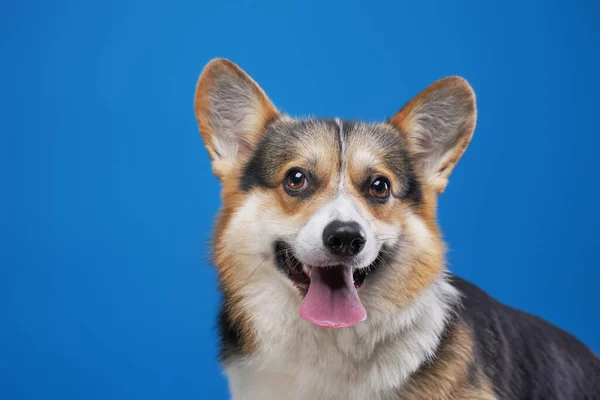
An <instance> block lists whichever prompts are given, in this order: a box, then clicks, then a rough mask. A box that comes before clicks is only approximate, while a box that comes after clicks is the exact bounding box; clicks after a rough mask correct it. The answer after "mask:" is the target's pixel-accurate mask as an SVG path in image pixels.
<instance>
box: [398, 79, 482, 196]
mask: <svg viewBox="0 0 600 400" xmlns="http://www.w3.org/2000/svg"><path fill="white" fill-rule="evenodd" d="M476 119H477V108H476V105H475V93H474V92H473V89H472V88H471V86H470V85H469V83H468V82H467V81H466V80H464V79H463V78H460V77H450V78H445V79H442V80H439V81H437V82H435V83H434V84H433V85H431V86H429V87H428V88H427V89H425V90H424V91H423V92H421V93H420V94H419V95H418V96H417V97H415V98H414V99H412V100H411V101H410V102H409V103H408V104H407V105H406V106H404V108H402V110H400V111H399V112H398V113H397V114H396V115H394V116H393V117H392V118H391V119H390V120H389V122H390V123H391V124H392V125H394V126H395V127H396V128H398V129H399V130H400V131H401V132H402V134H403V135H404V137H405V139H406V141H407V142H408V147H409V149H410V152H411V153H412V155H413V158H414V160H415V161H416V163H417V164H418V165H417V168H419V169H420V172H421V173H422V175H423V177H424V178H425V180H426V184H427V185H430V186H431V187H432V188H433V189H434V190H435V191H436V192H437V193H441V192H443V191H444V189H445V188H446V185H447V184H448V176H450V173H451V172H452V170H453V169H454V167H455V166H456V163H457V162H458V160H459V159H460V157H461V156H462V154H463V153H464V151H465V150H466V148H467V145H468V144H469V142H470V141H471V137H472V136H473V131H474V129H475V121H476Z"/></svg>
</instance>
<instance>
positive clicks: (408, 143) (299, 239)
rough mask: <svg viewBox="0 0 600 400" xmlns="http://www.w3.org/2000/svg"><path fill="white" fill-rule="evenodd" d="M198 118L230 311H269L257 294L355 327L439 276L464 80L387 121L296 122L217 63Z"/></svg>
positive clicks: (463, 127) (461, 132) (467, 124)
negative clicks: (443, 198) (217, 200)
mask: <svg viewBox="0 0 600 400" xmlns="http://www.w3.org/2000/svg"><path fill="white" fill-rule="evenodd" d="M196 116H197V119H198V122H199V125H200V131H201V133H202V136H203V139H204V141H205V145H206V147H207V149H208V151H209V154H210V156H211V159H212V163H213V171H214V172H215V174H216V175H217V176H218V177H219V179H220V180H221V182H222V184H223V208H222V212H221V214H220V218H219V223H218V226H217V231H216V237H215V243H214V245H215V261H216V265H217V267H218V268H219V274H220V279H221V284H222V288H223V290H224V291H225V295H226V297H227V298H228V299H229V300H230V306H231V307H233V308H235V310H233V313H234V314H235V315H238V316H239V317H240V318H242V317H241V315H242V314H244V313H251V312H252V310H255V309H257V308H260V307H261V305H260V304H254V303H253V299H252V294H251V293H252V289H249V286H252V285H256V284H260V285H261V288H269V289H268V290H272V291H273V293H274V294H275V295H276V296H277V297H278V299H282V298H283V297H285V296H289V297H291V298H292V299H283V300H280V301H288V300H289V301H290V304H292V305H293V304H297V303H298V302H299V303H300V305H299V313H300V316H301V317H302V318H304V319H306V320H308V321H310V322H311V323H313V324H315V325H317V326H321V327H331V328H339V327H349V326H353V325H355V324H357V323H358V322H360V321H363V320H364V319H365V318H367V312H371V311H375V309H377V310H378V311H382V310H385V309H391V308H393V307H397V306H401V305H402V304H407V303H408V302H410V300H411V299H412V298H414V296H415V295H417V294H418V293H419V292H420V291H421V290H423V289H424V288H425V287H426V286H427V285H428V284H429V283H430V282H431V281H432V280H433V279H435V277H437V276H439V274H440V273H441V272H442V270H443V252H444V246H443V243H442V241H441V239H440V234H439V231H438V228H437V224H436V221H435V204H436V197H437V195H438V194H439V193H440V192H441V191H442V190H443V189H444V188H445V186H446V183H447V179H448V176H449V174H450V172H451V171H452V169H453V168H454V166H455V165H456V163H457V161H458V159H459V158H460V156H461V155H462V153H463V152H464V150H465V148H466V146H467V144H468V143H469V141H470V139H471V136H472V133H473V129H474V125H475V102H474V95H473V92H472V90H471V88H470V86H469V85H468V84H467V83H466V81H464V80H462V79H461V78H447V79H445V80H442V81H438V82H437V83H435V84H434V85H432V86H431V87H430V88H428V89H427V90H425V91H424V92H423V93H422V94H420V95H419V96H417V97H416V98H415V99H414V100H412V101H411V102H410V103H408V104H407V105H406V106H405V107H404V108H403V109H402V110H401V111H400V112H399V113H398V114H396V115H395V116H394V117H393V118H391V119H390V120H389V121H387V122H384V123H379V124H367V123H357V122H348V121H340V120H338V119H323V120H294V119H292V118H290V117H287V116H285V115H282V114H280V113H279V112H278V111H277V109H276V108H275V107H274V106H273V104H272V103H271V102H270V101H269V99H268V98H267V97H266V95H265V94H264V92H263V91H262V90H261V89H260V88H259V87H258V85H257V84H256V83H255V82H254V81H252V80H251V79H250V78H249V77H248V76H247V75H246V74H245V73H244V72H243V71H242V70H241V69H239V68H238V67H237V66H235V65H234V64H232V63H231V62H229V61H226V60H215V61H213V62H211V63H209V65H208V66H207V67H206V68H205V70H204V71H203V73H202V76H201V78H200V81H199V83H198V87H197V92H196ZM369 308H371V310H370V309H369Z"/></svg>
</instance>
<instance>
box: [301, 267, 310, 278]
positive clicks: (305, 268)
mask: <svg viewBox="0 0 600 400" xmlns="http://www.w3.org/2000/svg"><path fill="white" fill-rule="evenodd" d="M311 270H312V267H311V266H310V265H305V264H302V271H304V273H305V274H306V276H308V277H309V278H310V271H311Z"/></svg>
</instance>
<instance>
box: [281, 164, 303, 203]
mask: <svg viewBox="0 0 600 400" xmlns="http://www.w3.org/2000/svg"><path fill="white" fill-rule="evenodd" d="M297 172H299V173H301V174H302V176H304V184H303V185H302V187H300V188H298V189H294V188H291V187H290V186H289V185H288V179H289V178H290V176H291V175H292V174H293V173H297ZM309 185H310V175H309V174H308V172H307V171H305V170H304V169H303V168H298V167H293V168H290V169H289V170H288V172H286V174H285V177H284V178H283V188H284V189H285V191H286V192H287V193H288V194H289V195H290V196H298V195H300V194H301V193H303V192H305V191H306V190H307V189H308V187H309Z"/></svg>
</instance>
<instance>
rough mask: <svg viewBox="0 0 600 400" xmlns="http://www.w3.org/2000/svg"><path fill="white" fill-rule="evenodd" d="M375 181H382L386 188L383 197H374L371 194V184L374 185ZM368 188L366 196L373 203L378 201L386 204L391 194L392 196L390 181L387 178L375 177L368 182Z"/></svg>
mask: <svg viewBox="0 0 600 400" xmlns="http://www.w3.org/2000/svg"><path fill="white" fill-rule="evenodd" d="M377 181H383V182H384V183H385V185H386V186H387V192H386V194H385V196H376V195H374V194H373V193H372V192H371V189H372V188H373V184H375V182H377ZM369 182H370V183H369V186H368V188H367V194H368V196H369V198H371V199H372V200H374V201H378V202H386V201H387V200H388V199H389V198H390V196H391V194H392V183H391V182H390V180H389V179H388V178H386V177H385V176H383V175H377V176H375V177H373V178H372V179H371V180H370V181H369Z"/></svg>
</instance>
